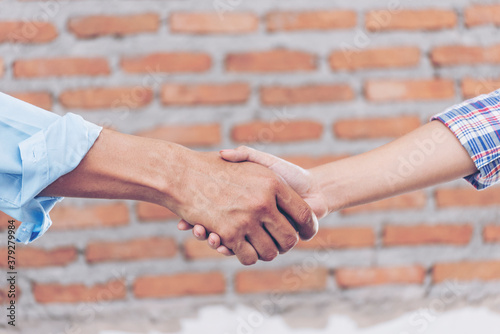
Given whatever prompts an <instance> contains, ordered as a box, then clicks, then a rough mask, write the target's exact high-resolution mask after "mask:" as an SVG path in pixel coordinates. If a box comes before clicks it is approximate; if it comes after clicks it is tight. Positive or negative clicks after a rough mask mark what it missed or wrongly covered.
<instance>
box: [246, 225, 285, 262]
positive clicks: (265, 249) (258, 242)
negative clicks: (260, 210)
mask: <svg viewBox="0 0 500 334" xmlns="http://www.w3.org/2000/svg"><path fill="white" fill-rule="evenodd" d="M247 239H248V242H249V243H250V244H251V245H252V246H253V248H254V249H255V250H256V251H257V254H258V255H259V259H261V260H262V261H266V262H268V261H272V260H274V259H275V258H276V257H277V256H278V254H279V251H278V246H276V244H275V243H274V240H273V239H272V238H271V236H270V235H269V234H268V233H267V231H266V230H265V229H263V228H259V229H256V230H255V231H254V232H252V233H250V234H249V235H248V236H247Z"/></svg>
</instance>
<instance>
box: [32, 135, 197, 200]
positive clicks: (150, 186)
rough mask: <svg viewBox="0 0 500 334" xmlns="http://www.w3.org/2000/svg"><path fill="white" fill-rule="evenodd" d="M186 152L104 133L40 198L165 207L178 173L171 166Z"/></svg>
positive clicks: (166, 145) (155, 141) (143, 140)
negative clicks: (138, 202) (127, 201)
mask: <svg viewBox="0 0 500 334" xmlns="http://www.w3.org/2000/svg"><path fill="white" fill-rule="evenodd" d="M186 150H187V149H185V148H183V147H181V146H179V145H176V144H172V143H168V142H164V141H159V140H154V139H148V138H142V137H137V136H131V135H125V134H121V133H118V132H115V131H111V130H103V131H102V133H101V134H100V136H99V138H98V139H97V140H96V142H95V143H94V145H93V146H92V148H91V149H90V150H89V152H88V153H87V155H86V156H85V157H84V159H83V160H82V161H81V163H80V164H79V165H78V167H77V168H76V169H74V170H73V171H72V172H70V173H68V174H66V175H64V176H62V177H60V178H59V179H58V180H57V181H55V182H54V183H52V184H51V185H50V186H48V187H47V188H46V189H44V190H43V191H42V192H41V193H40V194H39V195H41V196H63V197H82V198H106V199H131V200H141V201H147V202H152V203H156V204H161V205H165V190H166V189H169V187H168V186H167V184H168V183H169V182H170V183H173V182H172V180H173V179H172V177H173V176H174V174H175V173H174V170H172V169H173V168H172V166H170V165H169V164H172V162H175V161H178V160H179V155H182V154H183V153H185V151H186ZM171 179H172V180H171ZM172 185H173V184H172ZM170 188H173V187H170ZM172 191H174V189H172Z"/></svg>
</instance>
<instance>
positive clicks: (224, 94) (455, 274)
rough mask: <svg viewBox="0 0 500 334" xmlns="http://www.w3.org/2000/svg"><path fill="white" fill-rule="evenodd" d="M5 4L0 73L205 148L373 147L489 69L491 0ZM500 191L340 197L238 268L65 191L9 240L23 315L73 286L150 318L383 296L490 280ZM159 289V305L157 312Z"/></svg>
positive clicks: (43, 314) (97, 117)
mask: <svg viewBox="0 0 500 334" xmlns="http://www.w3.org/2000/svg"><path fill="white" fill-rule="evenodd" d="M490 3H491V2H490ZM0 8H1V9H3V10H2V11H0V69H1V70H0V76H1V77H0V90H1V91H3V92H6V93H8V94H11V95H13V96H15V97H18V98H20V99H22V100H25V101H28V102H30V103H33V104H35V105H38V106H40V107H42V108H45V109H48V110H52V111H53V112H55V113H58V114H64V113H66V112H73V113H77V114H80V115H82V116H83V117H84V118H86V119H88V120H89V121H92V122H95V123H98V124H100V125H104V126H107V127H112V128H115V129H118V130H120V131H122V132H126V133H131V134H138V135H141V136H148V137H154V138H161V139H165V140H169V141H175V142H178V143H180V144H183V145H187V146H189V147H192V148H195V149H200V150H218V149H221V148H228V147H235V146H237V145H239V144H241V143H245V144H250V145H253V146H255V147H256V148H258V149H262V150H265V151H267V152H270V153H273V154H277V155H279V156H282V157H284V158H286V159H289V160H290V161H292V162H294V163H297V164H299V165H302V166H304V167H312V166H315V165H318V164H322V163H326V162H329V161H333V160H336V159H339V158H342V157H346V156H349V155H353V154H357V153H361V152H364V151H367V150H369V149H372V148H375V147H377V146H380V145H382V144H384V143H386V142H387V141H389V140H391V139H393V138H396V137H398V136H400V135H402V134H404V133H406V132H408V131H411V130H413V129H415V128H417V127H418V126H419V125H421V124H423V123H425V122H426V121H427V120H428V118H429V116H431V115H433V114H435V113H437V112H440V111H442V110H444V109H445V108H446V107H448V106H450V105H452V104H455V103H458V102H460V101H462V100H463V99H466V98H470V97H472V96H475V95H478V94H480V93H486V92H489V91H492V90H494V89H496V88H498V85H499V84H500V67H499V64H500V34H499V30H498V26H500V5H495V4H488V3H487V2H486V1H474V2H473V1H467V0H461V1H451V0H446V1H440V2H434V1H430V0H424V1H419V2H418V3H414V2H410V1H403V0H401V1H382V0H377V1H350V2H340V1H337V2H335V4H332V2H331V1H327V0H320V1H314V2H311V1H306V0H291V1H286V2H283V1H281V2H279V1H264V0H253V1H240V2H235V1H232V2H231V1H214V2H212V1H201V0H198V1H180V0H147V1H139V0H130V1H125V0H120V1H114V2H101V1H84V0H81V1H76V0H75V1H68V0H65V1H55V0H51V1H47V2H38V1H15V0H3V1H2V3H0ZM366 168H370V166H366ZM499 204H500V190H499V188H492V189H490V190H486V191H483V192H476V191H475V190H473V189H472V188H471V187H469V186H467V185H466V184H465V182H464V181H456V182H453V183H451V184H447V185H441V186H438V187H436V188H432V189H426V190H422V191H417V192H414V193H410V194H405V195H402V196H399V197H395V198H391V199H387V200H383V201H380V202H376V203H372V204H368V205H363V206H359V207H355V208H350V209H346V210H343V211H341V212H339V213H335V214H333V215H331V216H329V217H328V218H326V219H324V220H323V221H322V224H321V230H320V232H319V234H318V236H317V237H316V238H315V239H314V240H313V241H311V242H309V243H301V244H299V246H298V247H297V249H296V250H294V251H293V252H291V253H289V254H287V255H286V256H282V257H280V258H279V259H277V260H276V261H275V262H272V263H259V264H258V265H256V266H255V267H253V268H243V267H242V266H240V265H239V264H238V262H237V261H236V260H235V259H227V258H223V257H222V256H220V255H218V254H217V253H215V252H213V251H211V250H209V249H208V248H207V247H206V246H205V245H204V244H203V243H199V242H197V241H195V240H194V239H193V238H192V237H191V235H190V234H188V233H186V234H182V233H180V232H177V231H176V224H175V223H176V221H177V220H176V217H175V216H174V215H173V214H172V213H171V212H169V211H168V210H165V209H163V208H159V207H156V206H154V205H150V204H147V203H135V202H130V201H122V202H108V201H96V200H79V199H66V200H65V201H64V202H63V203H61V204H60V205H58V206H57V207H56V208H55V209H54V210H53V213H52V218H53V221H54V225H53V227H52V228H51V229H50V231H49V232H48V233H47V234H46V236H44V237H43V238H42V239H41V240H40V241H38V242H36V243H34V244H33V245H31V246H29V247H24V246H22V247H19V249H18V252H17V257H18V265H19V273H20V274H19V277H20V282H19V289H20V290H21V295H20V297H19V303H20V305H21V309H22V314H21V315H20V317H23V319H25V320H26V321H28V320H30V319H31V320H33V319H44V320H47V319H51V320H53V321H56V320H60V319H73V318H75V319H79V320H75V321H84V320H82V319H80V318H81V317H85V315H86V314H87V313H83V316H82V310H81V305H84V306H86V307H88V308H89V309H90V310H94V311H95V312H94V313H93V315H94V316H96V317H99V316H102V317H103V318H106V317H107V318H106V319H110V318H109V317H110V314H113V315H115V316H116V315H123V314H125V313H127V312H130V314H134V315H137V314H145V315H146V318H147V319H153V320H154V319H155V317H156V319H158V318H162V317H174V315H179V314H181V313H182V311H181V310H184V311H185V312H189V311H190V310H191V309H192V308H194V307H197V306H199V305H207V304H213V303H215V304H220V303H222V304H233V303H239V302H248V301H249V300H254V299H257V300H262V299H266V298H269V295H270V294H272V293H278V294H281V295H282V296H286V297H290V298H292V299H291V300H294V299H293V298H295V297H297V296H298V297H297V299H295V300H296V301H297V303H298V302H299V301H301V300H307V302H308V303H312V304H314V303H316V302H317V303H324V302H325V300H328V301H329V303H340V304H342V303H347V304H349V303H354V304H356V303H358V304H359V303H364V302H366V303H369V302H372V303H374V305H377V303H378V301H373V298H375V297H374V296H378V297H377V298H379V300H386V299H388V298H389V299H390V298H394V296H405V298H408V299H411V300H419V299H422V300H424V299H426V298H428V297H429V296H432V295H433V294H436V293H439V291H441V290H442V289H444V288H443V286H444V281H446V280H458V281H459V282H461V284H465V286H470V287H473V289H472V290H471V291H473V292H469V293H468V295H467V296H475V297H477V298H476V300H482V299H483V298H486V297H487V296H488V294H489V293H498V292H500V287H499V285H498V281H500V226H499V214H500V211H499V210H498V206H499ZM6 220H7V217H5V216H4V215H0V221H2V224H4V223H5V222H6ZM0 236H1V239H0V245H3V247H5V244H6V231H5V229H4V230H3V231H2V232H1V233H0ZM4 253H5V248H3V249H2V254H4ZM5 261H6V256H2V258H0V267H1V268H3V269H5V268H6V262H5ZM495 281H496V282H495ZM475 282H476V283H475ZM477 282H480V283H477ZM0 284H2V283H0ZM478 291H483V294H481V293H480V292H478ZM326 296H329V297H326ZM249 298H250V299H249ZM464 298H468V297H464ZM375 299H376V298H375ZM5 301H6V297H5V287H4V286H3V287H2V285H0V303H1V302H5ZM82 303H83V304H82ZM295 304H296V303H295ZM151 305H154V307H153V306H151ZM291 305H292V306H293V305H294V302H292V303H291ZM158 307H168V310H169V312H170V313H168V314H163V315H162V317H160V316H158V315H155V316H152V315H151V314H155V313H154V312H152V311H151V309H152V308H154V309H156V308H158ZM97 310H99V311H97ZM141 312H143V313H141ZM97 313H98V314H97ZM127 314H128V313H127ZM153 320H151V321H153ZM153 322H154V321H153Z"/></svg>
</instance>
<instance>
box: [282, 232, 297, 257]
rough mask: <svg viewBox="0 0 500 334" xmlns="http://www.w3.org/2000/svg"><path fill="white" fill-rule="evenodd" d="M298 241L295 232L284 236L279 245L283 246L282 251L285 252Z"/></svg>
mask: <svg viewBox="0 0 500 334" xmlns="http://www.w3.org/2000/svg"><path fill="white" fill-rule="evenodd" d="M298 242H299V236H298V235H297V233H293V234H289V235H287V236H286V237H285V239H284V241H283V245H281V247H282V248H283V251H284V252H285V253H286V252H288V251H289V250H290V249H292V248H293V247H295V245H297V243H298Z"/></svg>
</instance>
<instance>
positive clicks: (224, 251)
mask: <svg viewBox="0 0 500 334" xmlns="http://www.w3.org/2000/svg"><path fill="white" fill-rule="evenodd" d="M217 251H218V252H219V253H221V254H222V255H225V256H233V255H234V253H233V251H232V250H230V249H229V248H227V247H226V246H219V247H218V248H217Z"/></svg>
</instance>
